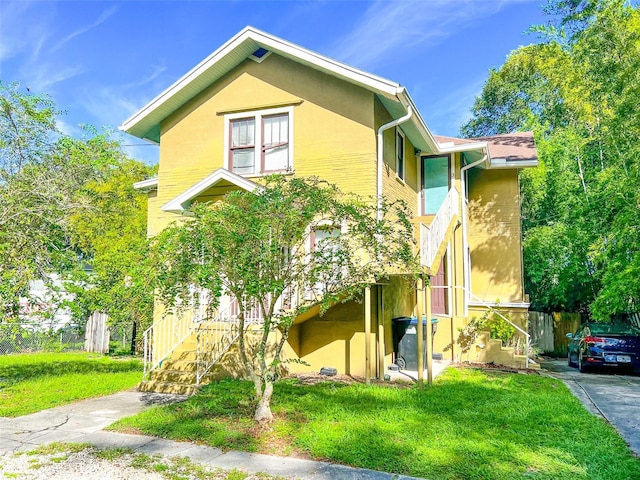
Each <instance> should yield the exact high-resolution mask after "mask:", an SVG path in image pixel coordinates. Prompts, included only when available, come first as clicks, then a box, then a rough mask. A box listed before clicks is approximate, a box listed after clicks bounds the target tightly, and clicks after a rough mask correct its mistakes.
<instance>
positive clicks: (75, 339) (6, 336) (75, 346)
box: [0, 323, 133, 355]
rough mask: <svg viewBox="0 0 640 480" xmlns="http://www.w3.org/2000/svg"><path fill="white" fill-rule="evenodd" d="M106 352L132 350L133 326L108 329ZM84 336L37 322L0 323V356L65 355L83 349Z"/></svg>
mask: <svg viewBox="0 0 640 480" xmlns="http://www.w3.org/2000/svg"><path fill="white" fill-rule="evenodd" d="M109 333H110V342H109V350H110V351H112V352H125V351H129V350H130V349H131V336H132V333H133V332H132V327H131V325H127V326H113V327H110V328H109ZM84 341H85V335H84V331H83V330H81V329H79V328H63V329H60V330H55V331H54V330H49V329H47V328H45V327H44V326H43V325H42V324H40V323H0V355H6V354H9V353H32V352H52V351H53V352H64V351H79V350H83V349H84Z"/></svg>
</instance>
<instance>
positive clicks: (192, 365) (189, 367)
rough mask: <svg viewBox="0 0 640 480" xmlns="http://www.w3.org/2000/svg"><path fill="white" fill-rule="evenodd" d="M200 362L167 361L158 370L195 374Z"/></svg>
mask: <svg viewBox="0 0 640 480" xmlns="http://www.w3.org/2000/svg"><path fill="white" fill-rule="evenodd" d="M197 364H198V362H196V360H195V359H194V360H171V359H169V360H165V361H164V362H162V364H161V365H160V367H159V368H158V370H160V369H162V370H177V371H180V372H195V371H196V367H197Z"/></svg>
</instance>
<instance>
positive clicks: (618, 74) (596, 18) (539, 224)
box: [462, 0, 640, 319]
mask: <svg viewBox="0 0 640 480" xmlns="http://www.w3.org/2000/svg"><path fill="white" fill-rule="evenodd" d="M545 10H546V12H547V13H549V14H550V15H552V16H553V17H554V18H553V20H552V21H551V22H550V24H549V25H547V26H543V27H538V28H535V29H534V30H535V31H537V32H538V33H540V34H541V35H542V36H543V37H542V40H543V41H542V42H541V43H539V44H536V45H529V46H527V47H522V48H520V49H518V50H516V51H515V52H513V53H512V54H511V55H510V56H509V57H508V59H507V61H506V63H505V64H504V65H503V66H502V67H501V68H500V69H498V70H495V71H492V72H491V73H490V75H489V79H488V80H487V83H486V84H485V87H484V90H483V93H482V95H481V96H480V97H479V98H478V99H477V100H476V104H475V106H474V118H473V119H472V120H470V121H469V122H468V123H467V124H466V125H465V126H464V127H463V129H462V130H463V132H464V133H465V134H467V135H470V136H476V135H486V134H493V133H505V132H508V131H512V130H523V129H533V130H534V131H535V136H536V143H537V146H538V153H539V159H540V167H539V168H538V169H536V170H527V171H523V172H522V173H521V186H522V206H523V232H524V262H525V275H526V278H525V283H526V287H527V289H528V291H529V292H530V293H531V297H532V307H533V308H535V309H538V310H543V311H554V310H555V311H562V310H565V311H566V310H572V311H582V312H586V311H590V312H591V313H592V315H593V316H594V317H595V318H599V319H607V318H609V316H610V315H611V314H613V313H618V312H624V311H627V310H637V309H638V308H639V306H638V302H639V300H640V291H639V290H638V282H637V273H638V272H637V270H638V264H639V262H640V257H639V255H640V250H639V249H638V247H637V244H638V242H637V240H636V239H637V228H638V225H640V209H639V208H638V205H640V198H639V197H638V193H637V192H638V189H637V184H638V183H637V182H638V180H639V179H638V175H639V174H638V172H640V164H639V163H638V159H640V155H638V154H639V153H640V151H639V149H640V112H639V111H638V109H637V99H638V98H639V94H640V12H639V10H638V8H637V7H633V6H630V5H627V2H624V1H622V0H575V1H574V0H553V1H550V2H548V3H547V5H546V6H545Z"/></svg>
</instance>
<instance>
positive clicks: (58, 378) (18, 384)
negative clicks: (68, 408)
mask: <svg viewBox="0 0 640 480" xmlns="http://www.w3.org/2000/svg"><path fill="white" fill-rule="evenodd" d="M141 376H142V363H141V362H140V361H139V360H131V359H113V358H110V357H106V356H103V355H99V354H91V353H82V352H75V353H33V354H19V355H13V354H12V355H0V417H17V416H20V415H26V414H29V413H33V412H37V411H39V410H43V409H46V408H52V407H55V406H57V405H62V404H65V403H70V402H73V401H75V400H80V399H83V398H89V397H99V396H102V395H109V394H111V393H115V392H118V391H120V390H125V389H127V388H131V387H133V386H134V385H136V384H137V383H138V382H139V381H140V378H141Z"/></svg>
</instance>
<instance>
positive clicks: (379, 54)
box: [331, 0, 527, 70]
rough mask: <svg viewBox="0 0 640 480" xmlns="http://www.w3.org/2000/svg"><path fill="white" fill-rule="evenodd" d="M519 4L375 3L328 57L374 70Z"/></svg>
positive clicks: (497, 0)
mask: <svg viewBox="0 0 640 480" xmlns="http://www.w3.org/2000/svg"><path fill="white" fill-rule="evenodd" d="M523 1H527V0H429V1H426V0H407V1H384V0H376V1H375V2H374V3H373V4H371V6H370V7H369V8H368V9H367V11H366V12H365V13H364V15H363V16H362V20H361V21H360V22H359V23H358V24H357V25H356V27H355V28H354V30H352V31H351V32H349V33H347V34H346V35H345V36H344V37H342V38H341V39H339V41H338V42H337V43H336V44H335V45H334V46H333V48H332V50H331V56H333V57H335V58H339V59H341V60H342V61H344V62H346V63H348V64H351V65H356V66H358V67H360V68H366V69H369V70H376V69H377V66H378V65H379V64H380V63H386V62H388V61H389V60H390V59H391V58H393V57H394V56H396V55H398V54H401V53H402V52H405V53H406V52H408V51H411V50H412V48H413V47H416V46H421V47H425V46H430V45H434V44H437V43H438V42H439V41H440V40H441V39H442V38H445V37H447V36H449V35H454V34H457V32H459V31H460V29H461V28H464V27H465V26H466V25H468V24H470V23H472V22H476V21H480V20H481V19H482V18H483V17H487V16H489V15H492V14H495V13H496V12H498V11H499V10H500V9H501V8H502V7H503V6H504V5H505V4H507V3H514V2H515V3H518V2H523ZM413 52H414V53H413V54H415V48H413Z"/></svg>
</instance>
